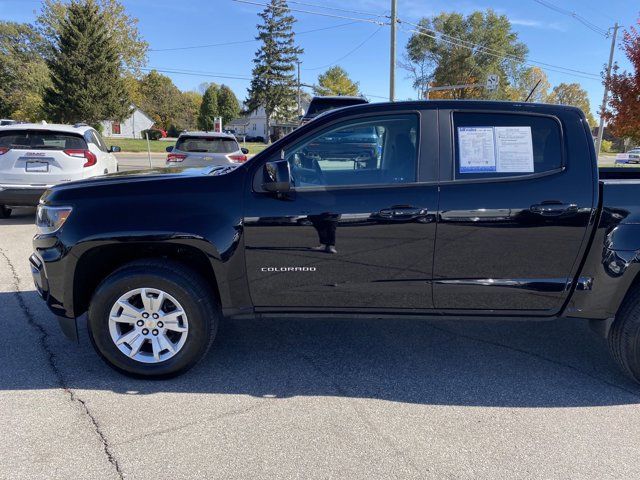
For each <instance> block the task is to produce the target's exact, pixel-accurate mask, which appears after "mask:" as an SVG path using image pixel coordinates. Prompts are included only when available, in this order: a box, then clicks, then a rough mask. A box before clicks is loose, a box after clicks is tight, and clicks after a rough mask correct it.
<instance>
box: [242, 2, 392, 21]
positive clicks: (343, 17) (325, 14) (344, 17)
mask: <svg viewBox="0 0 640 480" xmlns="http://www.w3.org/2000/svg"><path fill="white" fill-rule="evenodd" d="M233 1H234V2H238V3H246V4H248V5H257V6H259V7H268V6H269V5H267V4H266V3H259V2H253V1H251V0H233ZM323 8H324V7H323ZM288 10H289V11H291V12H298V13H309V14H311V15H319V16H321V17H331V18H342V19H345V20H353V21H356V22H365V23H374V24H376V25H388V24H387V23H385V22H382V21H380V20H375V18H379V17H382V16H383V15H377V16H376V17H375V18H358V17H346V16H344V15H335V14H333V13H324V12H314V11H311V10H303V9H300V8H291V7H289V8H288Z"/></svg>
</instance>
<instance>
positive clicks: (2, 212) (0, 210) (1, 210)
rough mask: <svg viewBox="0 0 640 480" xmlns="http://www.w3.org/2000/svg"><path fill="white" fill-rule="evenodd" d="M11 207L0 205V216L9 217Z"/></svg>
mask: <svg viewBox="0 0 640 480" xmlns="http://www.w3.org/2000/svg"><path fill="white" fill-rule="evenodd" d="M11 211H12V210H11V209H10V208H7V207H6V206H5V205H0V218H9V217H10V216H11Z"/></svg>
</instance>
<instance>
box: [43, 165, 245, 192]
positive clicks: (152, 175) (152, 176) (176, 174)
mask: <svg viewBox="0 0 640 480" xmlns="http://www.w3.org/2000/svg"><path fill="white" fill-rule="evenodd" d="M238 166H239V165H224V166H217V167H202V168H195V167H184V168H182V167H168V168H152V169H148V170H131V171H126V172H118V173H110V174H109V175H100V176H97V177H91V178H87V179H86V180H77V181H75V182H68V183H64V184H60V185H56V186H54V187H53V188H52V189H51V190H52V191H56V190H66V189H72V188H76V187H90V186H93V185H95V186H97V185H106V184H118V183H137V182H147V181H155V180H169V179H176V178H183V177H199V176H204V175H215V176H218V175H226V174H228V173H230V172H232V171H233V170H235V169H236V168H238Z"/></svg>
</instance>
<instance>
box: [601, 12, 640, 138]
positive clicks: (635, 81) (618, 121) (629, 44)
mask: <svg viewBox="0 0 640 480" xmlns="http://www.w3.org/2000/svg"><path fill="white" fill-rule="evenodd" d="M636 23H637V26H633V27H630V28H629V29H628V30H625V31H624V34H623V36H622V50H623V51H624V52H625V54H626V56H627V58H628V59H629V61H630V62H631V69H632V71H630V72H628V71H626V70H623V71H620V66H619V65H618V64H617V63H616V64H615V65H614V67H613V73H612V74H611V77H610V79H609V80H608V81H606V82H605V83H606V86H607V87H608V88H609V90H610V92H611V95H610V97H609V102H608V105H607V109H606V111H605V112H604V118H605V119H606V120H607V123H608V128H609V129H610V130H611V133H613V134H614V135H615V136H617V137H629V138H631V139H633V140H634V141H635V142H640V18H639V19H638V20H637V22H636Z"/></svg>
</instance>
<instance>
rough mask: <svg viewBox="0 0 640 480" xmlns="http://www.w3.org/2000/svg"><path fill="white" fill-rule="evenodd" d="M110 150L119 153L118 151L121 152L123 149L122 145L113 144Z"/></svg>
mask: <svg viewBox="0 0 640 480" xmlns="http://www.w3.org/2000/svg"><path fill="white" fill-rule="evenodd" d="M109 151H110V152H111V153H118V152H121V151H122V149H121V148H120V147H117V146H116V145H111V146H110V147H109Z"/></svg>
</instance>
